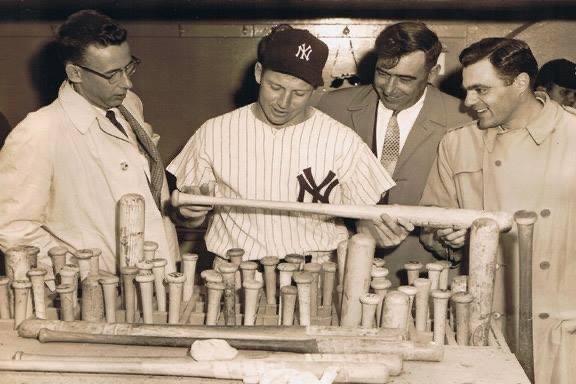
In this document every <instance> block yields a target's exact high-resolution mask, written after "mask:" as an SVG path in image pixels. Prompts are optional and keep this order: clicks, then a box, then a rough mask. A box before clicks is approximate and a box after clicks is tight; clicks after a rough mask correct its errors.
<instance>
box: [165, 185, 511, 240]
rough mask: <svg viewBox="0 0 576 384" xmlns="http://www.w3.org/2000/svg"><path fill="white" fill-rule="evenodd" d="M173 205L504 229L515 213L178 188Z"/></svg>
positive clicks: (433, 225)
mask: <svg viewBox="0 0 576 384" xmlns="http://www.w3.org/2000/svg"><path fill="white" fill-rule="evenodd" d="M172 205H173V206H175V207H179V206H185V205H216V206H228V207H248V208H260V209H271V210H279V211H290V212H303V213H314V214H320V215H327V216H338V217H346V218H349V219H367V220H371V219H375V218H378V217H380V216H381V215H382V214H384V213H385V214H387V215H389V216H391V217H395V218H400V217H401V218H403V219H405V220H408V221H410V222H411V223H412V224H414V225H415V226H423V227H432V228H445V227H453V228H469V227H470V226H471V225H472V222H473V221H474V220H476V219H478V218H483V217H484V218H491V219H493V220H495V221H496V222H497V223H498V225H499V227H500V229H501V230H502V231H508V230H509V229H510V228H511V227H512V215H510V214H509V213H506V212H489V211H479V210H471V209H455V208H440V207H422V206H407V205H346V204H317V203H297V202H287V201H269V200H247V199H229V198H225V197H214V196H204V195H192V194H187V193H182V192H180V191H177V190H175V191H174V192H173V193H172Z"/></svg>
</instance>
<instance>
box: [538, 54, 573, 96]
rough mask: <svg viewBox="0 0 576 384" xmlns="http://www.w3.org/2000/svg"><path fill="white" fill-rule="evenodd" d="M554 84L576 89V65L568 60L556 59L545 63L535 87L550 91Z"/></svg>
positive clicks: (539, 72)
mask: <svg viewBox="0 0 576 384" xmlns="http://www.w3.org/2000/svg"><path fill="white" fill-rule="evenodd" d="M553 84H556V85H559V86H561V87H564V88H570V89H576V63H573V62H571V61H570V60H566V59H555V60H550V61H548V62H547V63H545V64H544V65H543V66H542V67H541V68H540V70H539V71H538V76H536V83H535V84H534V87H544V88H546V90H547V91H549V90H550V89H551V88H552V85H553Z"/></svg>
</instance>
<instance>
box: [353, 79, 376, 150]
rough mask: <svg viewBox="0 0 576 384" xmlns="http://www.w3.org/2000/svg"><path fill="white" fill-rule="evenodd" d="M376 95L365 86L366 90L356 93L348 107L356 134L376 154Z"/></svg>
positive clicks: (371, 89)
mask: <svg viewBox="0 0 576 384" xmlns="http://www.w3.org/2000/svg"><path fill="white" fill-rule="evenodd" d="M377 105H378V95H377V94H376V92H375V91H374V89H373V88H372V86H366V90H365V91H364V90H362V92H360V93H358V95H357V96H356V97H355V98H354V100H352V102H351V103H350V105H349V106H348V110H349V111H350V113H351V115H352V124H353V127H354V130H355V131H356V133H357V134H358V135H359V136H360V137H361V138H362V140H364V142H365V143H366V144H368V146H369V147H370V149H372V152H374V153H376V151H375V147H374V143H375V140H374V127H375V124H376V107H377Z"/></svg>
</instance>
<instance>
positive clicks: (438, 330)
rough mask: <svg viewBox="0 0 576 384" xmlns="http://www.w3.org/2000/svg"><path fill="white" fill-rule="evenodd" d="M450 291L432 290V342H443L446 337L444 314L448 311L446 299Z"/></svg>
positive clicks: (448, 297)
mask: <svg viewBox="0 0 576 384" xmlns="http://www.w3.org/2000/svg"><path fill="white" fill-rule="evenodd" d="M450 296H452V292H450V291H443V290H440V289H435V290H433V291H432V298H433V300H434V342H435V343H437V344H440V345H443V344H444V339H445V338H446V314H447V313H448V300H449V299H450Z"/></svg>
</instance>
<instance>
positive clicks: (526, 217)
mask: <svg viewBox="0 0 576 384" xmlns="http://www.w3.org/2000/svg"><path fill="white" fill-rule="evenodd" d="M537 219H538V215H537V214H536V212H532V211H525V210H521V211H517V212H516V213H514V221H515V222H516V224H519V225H532V224H534V223H535V222H536V220H537Z"/></svg>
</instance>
